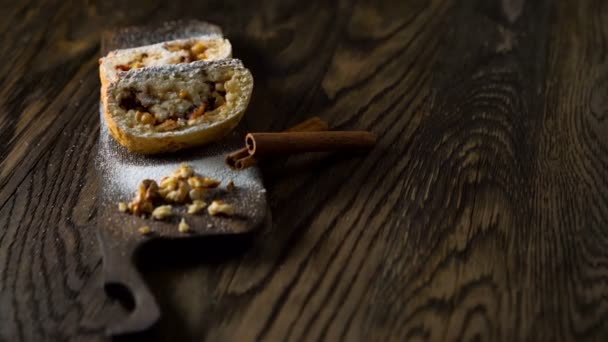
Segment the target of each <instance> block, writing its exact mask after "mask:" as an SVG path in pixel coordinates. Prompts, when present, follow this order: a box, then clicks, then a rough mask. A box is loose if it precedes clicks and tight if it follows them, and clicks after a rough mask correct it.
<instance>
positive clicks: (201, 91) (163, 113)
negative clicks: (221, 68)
mask: <svg viewBox="0 0 608 342" xmlns="http://www.w3.org/2000/svg"><path fill="white" fill-rule="evenodd" d="M180 83H181V84H179V83H178V85H177V87H174V88H173V89H162V90H161V89H154V88H153V87H151V86H147V87H144V89H138V88H136V87H133V86H131V87H128V88H124V89H121V90H120V92H119V93H118V94H117V99H118V104H119V107H120V108H121V109H122V110H124V111H126V112H127V116H129V117H130V119H131V120H130V122H132V123H133V125H132V126H134V127H137V126H144V127H146V128H147V129H150V128H152V130H154V131H157V132H167V131H172V130H175V129H178V128H181V127H187V126H189V125H193V124H195V123H198V122H200V121H206V119H210V118H206V117H207V116H213V115H214V114H217V112H218V109H220V108H221V107H222V106H223V105H225V104H226V90H225V86H224V82H197V83H186V82H180Z"/></svg>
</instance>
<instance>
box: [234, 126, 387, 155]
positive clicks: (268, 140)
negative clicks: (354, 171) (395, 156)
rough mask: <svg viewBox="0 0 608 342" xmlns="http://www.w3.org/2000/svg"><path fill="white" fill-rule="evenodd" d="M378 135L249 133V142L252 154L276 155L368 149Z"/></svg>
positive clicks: (361, 133) (357, 132)
mask: <svg viewBox="0 0 608 342" xmlns="http://www.w3.org/2000/svg"><path fill="white" fill-rule="evenodd" d="M375 143H376V135H375V134H373V133H370V132H366V131H335V132H332V131H329V132H283V133H249V134H247V136H246V137H245V145H246V146H247V150H248V152H249V155H251V156H253V157H255V158H260V157H272V156H280V155H289V154H296V153H305V152H326V151H345V150H362V149H367V148H370V147H372V146H374V144H375Z"/></svg>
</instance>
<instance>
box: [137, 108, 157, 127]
mask: <svg viewBox="0 0 608 342" xmlns="http://www.w3.org/2000/svg"><path fill="white" fill-rule="evenodd" d="M135 120H137V122H140V123H142V124H144V125H153V124H155V123H156V118H155V117H154V115H152V114H150V113H148V112H139V111H138V112H137V113H135Z"/></svg>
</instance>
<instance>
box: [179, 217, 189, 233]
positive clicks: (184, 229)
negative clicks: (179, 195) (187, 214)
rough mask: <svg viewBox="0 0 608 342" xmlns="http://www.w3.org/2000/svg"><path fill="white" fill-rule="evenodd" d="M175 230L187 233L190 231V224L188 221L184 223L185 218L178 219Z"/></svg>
mask: <svg viewBox="0 0 608 342" xmlns="http://www.w3.org/2000/svg"><path fill="white" fill-rule="evenodd" d="M177 230H179V232H180V233H187V232H189V231H190V225H188V223H186V219H184V218H182V220H181V221H179V225H178V226H177Z"/></svg>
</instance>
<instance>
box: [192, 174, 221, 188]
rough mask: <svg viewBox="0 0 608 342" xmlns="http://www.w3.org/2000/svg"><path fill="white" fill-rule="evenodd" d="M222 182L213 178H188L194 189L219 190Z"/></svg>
mask: <svg viewBox="0 0 608 342" xmlns="http://www.w3.org/2000/svg"><path fill="white" fill-rule="evenodd" d="M220 183H221V182H220V181H218V180H217V179H213V178H208V177H201V176H194V177H190V178H188V184H190V186H191V187H193V188H217V187H218V186H219V185H220Z"/></svg>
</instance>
